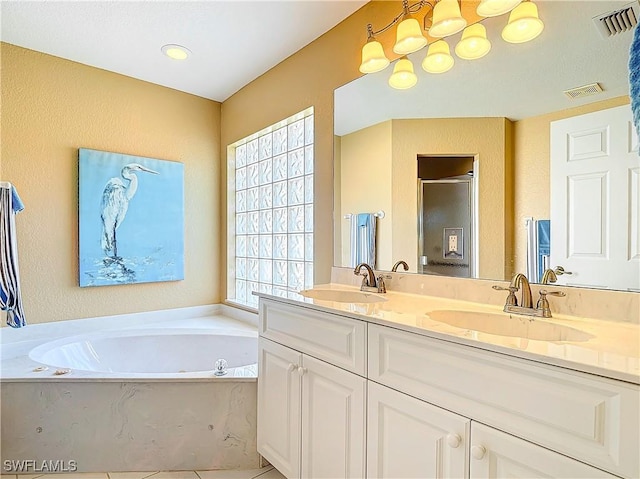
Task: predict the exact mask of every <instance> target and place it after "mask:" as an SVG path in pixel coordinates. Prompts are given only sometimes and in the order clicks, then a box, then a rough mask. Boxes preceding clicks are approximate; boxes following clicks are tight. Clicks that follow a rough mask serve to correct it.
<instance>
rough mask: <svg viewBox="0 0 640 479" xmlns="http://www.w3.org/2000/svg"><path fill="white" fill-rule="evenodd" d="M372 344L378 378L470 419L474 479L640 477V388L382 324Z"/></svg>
mask: <svg viewBox="0 0 640 479" xmlns="http://www.w3.org/2000/svg"><path fill="white" fill-rule="evenodd" d="M368 350H369V366H368V378H369V379H370V380H373V381H376V382H378V383H381V384H384V385H386V386H388V387H391V388H393V389H396V390H398V391H401V392H403V393H406V394H409V395H411V396H414V397H416V398H418V399H421V400H424V401H426V402H429V403H431V404H433V405H435V406H438V407H442V408H444V409H447V410H449V411H453V412H455V413H457V414H460V415H461V416H464V417H468V418H470V419H471V438H470V442H469V446H470V452H471V456H472V457H476V456H479V455H480V453H479V452H480V451H481V448H483V447H484V448H485V449H486V450H487V451H489V453H488V454H487V459H485V461H484V462H481V463H477V462H475V461H474V460H471V466H470V471H471V477H474V478H475V477H496V475H497V477H505V476H506V477H532V474H533V471H535V468H536V467H537V468H540V469H539V470H540V473H542V472H543V471H544V473H545V474H546V475H547V477H574V478H575V477H607V476H608V475H607V474H606V473H605V472H604V471H608V472H610V473H612V474H614V475H616V476H620V477H628V478H637V477H639V474H640V470H639V459H638V450H640V447H639V446H640V440H639V436H640V433H639V431H638V424H639V423H640V422H639V421H640V418H639V412H638V404H639V400H640V394H639V388H638V387H637V386H636V385H632V384H628V383H624V382H621V381H614V380H610V379H607V378H602V377H598V376H593V375H590V374H584V373H580V372H577V371H568V370H566V369H563V368H558V367H554V366H548V365H546V364H540V363H537V362H534V361H529V360H524V359H519V358H514V357H510V356H505V355H502V354H496V353H493V352H490V351H483V350H480V349H477V348H473V347H468V346H463V345H459V344H454V343H451V342H448V341H442V340H439V339H432V338H428V337H425V336H422V335H419V334H415V333H410V332H406V331H399V330H397V329H393V328H389V327H384V326H379V325H375V324H369V343H368ZM482 424H484V425H488V426H491V427H492V428H494V429H493V430H492V429H491V428H486V427H484V426H482ZM491 430H492V431H493V433H492V434H491V435H489V434H488V431H491ZM497 430H501V431H504V432H506V433H509V434H502V433H498V431H497ZM488 437H490V438H491V443H489V444H484V443H483V442H482V441H483V440H484V439H485V438H488ZM522 439H525V440H526V441H523V440H522ZM509 444H511V446H509V447H507V446H508V445H509ZM540 446H542V447H540ZM521 451H525V452H522V453H520V452H521ZM534 451H537V452H535V454H534ZM551 451H556V452H551ZM474 452H475V454H474ZM529 454H530V455H531V457H532V458H534V457H540V459H532V461H531V462H528V463H527V461H526V457H527V455H529ZM565 456H568V457H565ZM551 458H555V459H554V460H552V459H551ZM569 458H572V459H569ZM545 461H548V462H546V463H545ZM474 463H475V465H474ZM482 464H484V466H482ZM527 464H528V466H527ZM545 464H548V467H547V469H546V470H545ZM587 464H589V465H587ZM560 465H562V466H560ZM591 466H595V467H591ZM526 467H531V468H532V469H531V470H529V471H528V472H527V469H526ZM599 469H602V470H599ZM509 470H512V471H511V472H508V471H509ZM483 471H484V472H483ZM501 471H502V472H501ZM516 471H521V472H520V473H516ZM587 471H590V472H587ZM510 474H513V476H511V475H510ZM533 476H535V477H541V476H540V475H537V476H536V474H533Z"/></svg>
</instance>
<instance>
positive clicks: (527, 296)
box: [493, 270, 566, 318]
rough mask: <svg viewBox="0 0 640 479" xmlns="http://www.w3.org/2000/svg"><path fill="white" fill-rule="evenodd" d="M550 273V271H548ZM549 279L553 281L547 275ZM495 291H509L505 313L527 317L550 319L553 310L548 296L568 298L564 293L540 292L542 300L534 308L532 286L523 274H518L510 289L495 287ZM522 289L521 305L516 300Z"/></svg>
mask: <svg viewBox="0 0 640 479" xmlns="http://www.w3.org/2000/svg"><path fill="white" fill-rule="evenodd" d="M548 271H550V270H548ZM545 276H547V279H548V280H549V279H551V276H550V275H546V272H545ZM493 289H497V290H500V291H503V290H504V291H509V296H507V300H506V301H505V304H504V308H503V311H504V312H505V313H515V314H524V315H526V316H536V317H542V318H550V317H551V308H550V307H549V300H547V295H549V296H566V295H565V293H563V292H562V291H546V290H544V289H543V290H541V291H540V299H539V300H538V302H537V304H536V306H535V307H534V306H533V299H532V297H531V286H530V285H529V280H528V279H527V277H526V276H525V275H524V274H522V273H518V274H516V275H515V276H514V277H513V279H512V280H511V283H510V284H509V287H507V288H503V287H502V286H497V285H496V286H493ZM519 289H522V294H521V299H520V304H518V299H517V298H516V292H517V291H518V290H519Z"/></svg>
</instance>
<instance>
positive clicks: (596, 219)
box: [550, 105, 640, 290]
mask: <svg viewBox="0 0 640 479" xmlns="http://www.w3.org/2000/svg"><path fill="white" fill-rule="evenodd" d="M630 125H631V109H630V107H629V105H623V106H620V107H616V108H610V109H608V110H602V111H598V112H594V113H589V114H586V115H580V116H575V117H572V118H566V119H564V120H559V121H555V122H552V123H551V215H550V216H551V261H550V263H551V264H550V266H551V268H555V267H556V266H562V267H563V268H564V269H565V270H566V271H569V272H571V273H573V274H571V275H562V276H560V277H559V278H558V284H566V285H569V286H586V287H597V288H611V289H619V290H639V289H640V255H638V254H637V253H638V235H639V233H638V222H639V207H638V201H639V200H638V193H637V191H638V175H637V173H636V172H637V171H638V170H639V169H640V158H639V157H638V152H637V149H638V146H637V145H638V139H637V135H635V132H634V129H633V128H631V127H630Z"/></svg>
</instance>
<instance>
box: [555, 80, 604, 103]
mask: <svg viewBox="0 0 640 479" xmlns="http://www.w3.org/2000/svg"><path fill="white" fill-rule="evenodd" d="M601 91H604V90H603V89H602V87H601V86H600V84H599V83H590V84H589V85H583V86H579V87H577V88H571V89H570V90H565V91H564V94H565V95H567V96H568V97H569V98H571V99H572V100H575V99H576V98H582V97H583V96H589V95H595V94H596V93H600V92H601Z"/></svg>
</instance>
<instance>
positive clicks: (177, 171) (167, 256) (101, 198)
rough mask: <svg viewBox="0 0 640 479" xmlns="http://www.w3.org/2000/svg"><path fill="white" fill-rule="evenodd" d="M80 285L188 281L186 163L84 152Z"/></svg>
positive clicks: (81, 166) (81, 157)
mask: <svg viewBox="0 0 640 479" xmlns="http://www.w3.org/2000/svg"><path fill="white" fill-rule="evenodd" d="M78 156H79V167H78V169H79V190H80V191H79V242H80V245H79V246H80V247H79V255H80V261H79V266H80V286H104V285H114V284H131V283H149V282H157V281H178V280H182V279H184V220H183V216H184V206H183V204H184V201H183V198H184V192H183V190H184V186H183V185H184V166H183V164H182V163H177V162H174V161H166V160H156V159H152V158H144V157H141V156H131V155H124V154H120V153H108V152H105V151H96V150H89V149H85V148H80V150H79V155H78Z"/></svg>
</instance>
